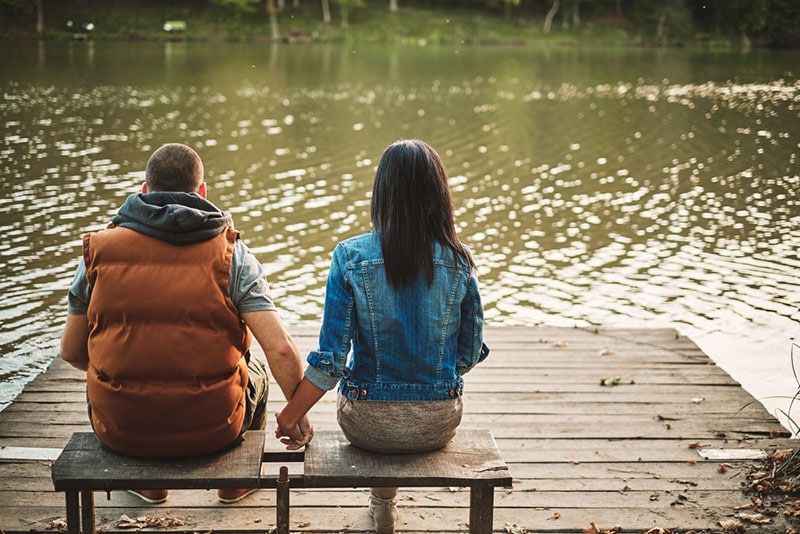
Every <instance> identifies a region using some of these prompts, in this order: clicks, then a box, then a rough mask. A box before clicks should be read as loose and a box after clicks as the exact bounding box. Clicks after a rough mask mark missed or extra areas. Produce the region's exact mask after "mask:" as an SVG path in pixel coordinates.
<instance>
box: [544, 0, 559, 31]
mask: <svg viewBox="0 0 800 534" xmlns="http://www.w3.org/2000/svg"><path fill="white" fill-rule="evenodd" d="M558 6H559V0H553V5H551V6H550V10H549V11H548V12H547V16H545V18H544V27H543V30H544V33H550V28H552V26H553V17H555V16H556V13H558Z"/></svg>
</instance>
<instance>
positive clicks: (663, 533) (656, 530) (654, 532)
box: [644, 527, 672, 534]
mask: <svg viewBox="0 0 800 534" xmlns="http://www.w3.org/2000/svg"><path fill="white" fill-rule="evenodd" d="M671 532H672V531H671V530H670V529H668V528H661V527H653V528H651V529H650V530H648V531H647V532H645V533H644V534H671Z"/></svg>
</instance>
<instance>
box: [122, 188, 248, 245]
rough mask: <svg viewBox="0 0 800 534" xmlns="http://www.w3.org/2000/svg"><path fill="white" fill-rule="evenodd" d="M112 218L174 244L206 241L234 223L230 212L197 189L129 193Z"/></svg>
mask: <svg viewBox="0 0 800 534" xmlns="http://www.w3.org/2000/svg"><path fill="white" fill-rule="evenodd" d="M111 222H112V223H113V224H115V225H117V226H122V227H124V228H130V229H131V230H135V231H137V232H139V233H142V234H145V235H149V236H152V237H155V238H157V239H160V240H162V241H166V242H167V243H171V244H173V245H187V244H189V243H197V242H198V241H206V240H208V239H211V238H212V237H215V236H217V235H218V234H219V233H220V232H222V231H224V230H225V228H227V227H229V226H230V227H233V218H232V217H231V214H230V213H227V212H224V211H222V210H220V209H219V208H217V207H216V206H215V205H214V204H212V203H211V202H209V201H208V200H206V199H204V198H203V197H201V196H200V195H198V194H197V193H178V192H172V191H156V192H152V193H138V194H135V195H131V196H129V197H128V198H127V199H126V200H125V203H124V204H122V207H120V209H119V212H117V214H116V215H115V216H114V218H113V219H111Z"/></svg>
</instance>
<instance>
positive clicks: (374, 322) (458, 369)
mask: <svg viewBox="0 0 800 534" xmlns="http://www.w3.org/2000/svg"><path fill="white" fill-rule="evenodd" d="M433 263H434V277H433V284H432V285H431V286H430V287H428V286H427V284H426V282H425V277H424V275H423V274H420V275H419V276H418V277H417V280H416V281H415V282H413V283H412V284H411V285H410V286H408V287H405V288H403V289H400V290H397V289H393V288H392V287H391V286H389V284H388V282H387V280H386V275H385V273H384V267H383V256H382V254H381V244H380V240H379V238H378V235H377V234H376V233H374V232H373V233H369V234H364V235H361V236H358V237H354V238H351V239H348V240H346V241H344V242H342V243H339V245H338V246H337V247H336V249H335V250H334V252H333V259H332V262H331V269H330V273H329V274H328V283H327V287H326V296H325V312H324V316H323V321H322V329H321V331H320V336H319V350H317V351H314V352H311V353H310V354H309V355H308V363H309V366H308V367H307V368H306V372H305V376H306V377H307V378H308V379H309V380H310V381H311V382H312V383H313V384H314V385H316V386H317V387H319V388H321V389H323V390H331V389H333V388H334V387H336V384H337V383H339V384H340V386H339V391H340V392H341V394H342V395H344V396H345V397H347V398H350V399H358V400H367V401H370V400H372V401H435V400H445V399H450V398H455V397H459V396H461V394H462V391H463V384H464V381H463V379H462V378H461V375H463V374H464V373H466V372H467V371H469V370H470V369H472V368H473V367H474V366H475V365H476V364H478V363H479V362H481V361H483V360H484V358H486V356H487V355H488V354H489V349H488V347H486V345H485V344H484V343H483V307H482V306H481V298H480V294H479V292H478V285H477V280H476V278H475V274H474V272H473V271H472V269H471V268H470V266H469V264H467V262H466V261H465V260H464V258H462V257H460V256H458V255H456V254H454V253H453V252H452V251H451V250H450V249H449V248H447V247H443V246H441V245H439V244H437V245H435V247H434V255H433ZM351 348H352V351H351ZM348 357H349V360H348Z"/></svg>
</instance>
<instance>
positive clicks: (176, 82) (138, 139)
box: [0, 43, 800, 411]
mask: <svg viewBox="0 0 800 534" xmlns="http://www.w3.org/2000/svg"><path fill="white" fill-rule="evenodd" d="M798 60H800V56H798V54H796V53H795V54H791V53H779V52H769V53H766V52H765V53H761V52H755V53H750V54H740V53H736V52H724V53H699V52H689V51H674V50H673V51H619V50H599V51H598V50H595V51H587V50H573V49H566V50H553V49H550V50H537V49H523V48H478V47H463V48H402V49H387V48H368V47H352V46H296V47H289V46H275V47H270V46H264V45H261V46H252V45H202V44H196V45H195V44H185V43H167V44H110V43H70V44H63V43H59V44H55V43H53V44H50V43H48V44H46V45H36V44H27V43H26V44H14V43H5V44H4V46H3V49H2V50H0V84H1V85H2V100H1V101H0V110H1V111H2V117H1V118H0V121H2V136H3V144H2V158H1V159H0V187H1V188H2V193H0V231H1V232H2V235H3V239H2V242H1V244H0V274H1V275H0V291H2V294H3V297H4V298H3V299H2V301H0V319H1V320H2V323H1V326H0V353H2V358H0V407H2V406H3V405H5V404H7V403H8V402H9V401H10V399H11V398H13V396H14V395H16V393H18V391H19V390H20V388H21V387H22V385H24V383H25V382H26V381H28V380H29V379H30V378H32V377H33V376H35V375H36V374H37V373H38V372H40V371H41V370H42V369H43V368H44V367H45V366H46V365H47V364H48V363H49V362H50V361H51V360H52V358H53V357H55V356H56V354H57V343H58V337H59V334H60V329H61V328H62V326H63V321H64V315H65V307H66V298H65V295H66V289H67V287H68V285H69V283H70V280H71V278H72V274H73V271H74V268H75V265H76V261H77V258H78V256H79V254H80V236H81V234H82V233H84V232H86V231H90V230H96V229H100V228H102V227H103V226H104V225H105V224H106V223H107V222H108V220H109V219H110V217H111V216H112V215H113V214H114V213H115V211H116V209H117V207H118V206H119V204H120V203H122V201H123V200H124V198H125V197H126V196H127V195H128V194H130V193H132V192H135V191H136V190H137V189H138V188H139V187H140V184H141V182H142V181H143V178H144V174H143V169H144V165H145V162H146V160H147V157H148V156H149V155H150V153H151V152H152V151H153V150H154V149H155V148H157V147H158V146H159V145H161V144H162V143H165V142H171V141H180V142H185V143H187V144H190V145H192V146H193V147H195V148H196V149H197V150H198V151H199V153H200V154H201V156H202V157H203V159H204V162H205V166H206V173H207V176H206V178H207V181H208V182H209V185H210V187H209V197H210V199H211V200H212V201H214V202H215V203H217V204H218V205H220V206H221V207H223V208H225V209H228V210H230V211H231V212H233V215H234V220H235V221H236V224H237V226H238V227H239V229H240V230H242V231H243V233H244V237H245V239H246V241H247V242H248V244H249V245H250V246H251V248H252V249H253V250H254V252H255V253H256V254H257V256H258V257H259V259H260V260H261V261H262V262H263V263H265V264H266V265H267V266H268V271H269V280H270V284H271V286H272V289H273V292H274V294H275V297H276V300H277V302H278V304H279V306H280V308H281V310H282V315H283V317H284V319H285V320H286V321H287V322H288V323H290V324H298V323H305V322H316V321H318V318H319V317H320V313H321V309H322V303H323V288H324V281H325V277H326V275H327V268H328V259H329V255H330V252H331V250H332V248H333V246H334V245H335V243H336V242H337V241H339V240H341V239H343V238H346V237H349V236H351V235H354V234H356V233H359V232H363V231H365V230H368V229H369V216H368V214H369V191H370V189H371V184H372V177H373V172H374V167H375V164H376V162H377V160H378V158H379V157H380V154H381V152H382V151H383V149H384V148H385V147H386V146H387V145H388V144H389V143H391V142H392V141H394V140H396V139H398V138H401V137H420V138H423V139H425V140H427V141H428V142H430V143H431V144H432V145H433V146H434V147H435V148H436V149H437V150H438V151H439V152H440V154H441V155H442V156H443V158H444V160H445V163H446V165H447V167H448V171H449V174H450V176H451V185H452V188H453V191H454V197H455V204H456V212H457V222H458V227H459V229H460V235H461V237H462V239H463V240H464V241H466V242H468V243H470V244H471V245H472V246H473V248H474V250H475V252H476V256H477V259H478V263H479V266H480V275H481V285H482V292H483V297H484V302H485V307H486V316H487V321H488V323H489V324H490V325H504V324H508V325H511V324H513V325H519V324H527V325H535V324H554V325H569V326H572V325H580V326H586V325H607V326H621V325H625V326H639V327H651V326H671V327H675V328H677V329H678V330H680V331H681V332H682V333H684V334H687V335H689V336H691V337H692V339H694V340H695V341H696V342H698V343H699V344H700V345H701V347H702V348H703V349H704V350H705V351H706V352H707V353H708V354H710V355H711V356H712V357H713V358H714V359H715V360H716V361H717V362H718V363H719V364H720V365H721V366H722V367H723V368H725V369H726V370H728V371H729V372H730V373H731V374H732V375H733V376H734V378H736V379H737V380H739V381H740V382H742V383H743V384H744V385H745V386H746V387H747V389H748V390H750V391H751V392H752V393H753V394H754V395H755V396H756V397H757V398H759V399H761V400H762V401H763V402H764V403H765V404H766V405H767V407H768V408H769V409H770V410H771V411H774V410H776V409H785V408H786V407H787V406H788V399H786V398H770V397H779V396H791V395H793V394H794V393H795V392H796V390H797V382H796V380H795V378H794V377H793V376H792V370H791V366H790V360H791V350H792V342H793V340H794V338H795V337H796V336H797V335H798V333H799V332H800V322H798V321H799V320H800V311H798V305H799V303H800V283H799V282H798V268H800V257H799V256H798V251H799V250H800V229H799V228H798V227H799V226H800V206H799V205H798V188H799V187H800V175H799V174H798V173H799V172H800V171H798V163H797V158H798V152H800V145H799V144H798V143H799V141H800V121H799V120H798V119H799V118H800V81H798V75H797V72H795V71H793V70H792V68H793V65H797V64H800V61H798ZM797 351H798V349H795V352H797ZM798 357H800V354H798Z"/></svg>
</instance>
